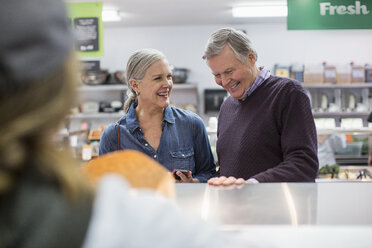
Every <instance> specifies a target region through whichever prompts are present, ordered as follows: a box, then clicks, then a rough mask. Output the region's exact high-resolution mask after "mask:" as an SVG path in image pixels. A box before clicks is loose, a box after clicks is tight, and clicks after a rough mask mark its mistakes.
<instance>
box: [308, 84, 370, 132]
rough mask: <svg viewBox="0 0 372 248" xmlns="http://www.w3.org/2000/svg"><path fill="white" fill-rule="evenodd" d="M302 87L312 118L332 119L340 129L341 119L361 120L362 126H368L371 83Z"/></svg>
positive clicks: (309, 85)
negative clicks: (306, 94)
mask: <svg viewBox="0 0 372 248" xmlns="http://www.w3.org/2000/svg"><path fill="white" fill-rule="evenodd" d="M302 85H303V87H304V88H305V89H307V91H308V92H309V94H310V97H311V102H312V109H313V115H314V118H333V119H334V120H335V123H336V127H340V125H341V119H343V118H361V119H362V120H363V126H364V127H367V126H368V121H367V118H368V116H369V114H370V109H371V108H372V94H371V93H372V90H371V88H372V83H368V82H366V83H338V84H337V83H336V84H332V83H302ZM331 105H333V107H336V110H335V109H332V107H331ZM358 106H359V108H358Z"/></svg>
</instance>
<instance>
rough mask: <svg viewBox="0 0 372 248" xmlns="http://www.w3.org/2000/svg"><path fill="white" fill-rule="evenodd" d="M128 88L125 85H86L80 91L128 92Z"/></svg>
mask: <svg viewBox="0 0 372 248" xmlns="http://www.w3.org/2000/svg"><path fill="white" fill-rule="evenodd" d="M127 89H128V87H127V86H126V85H123V84H112V85H109V84H108V85H84V86H80V87H78V91H110V90H111V91H116V90H127Z"/></svg>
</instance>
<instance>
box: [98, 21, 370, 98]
mask: <svg viewBox="0 0 372 248" xmlns="http://www.w3.org/2000/svg"><path fill="white" fill-rule="evenodd" d="M225 26H229V25H225ZM230 26H232V27H235V28H240V29H244V30H246V32H247V35H248V37H250V39H251V41H252V42H253V44H254V46H255V48H256V50H257V53H258V62H257V64H258V65H265V66H266V67H267V68H270V69H271V68H272V67H273V65H274V64H275V63H280V64H288V65H289V64H291V63H295V62H298V63H304V64H320V63H322V62H323V61H327V62H328V63H329V64H346V63H349V62H350V61H354V62H355V63H356V64H365V63H371V64H372V30H314V31H313V30H306V31H295V30H291V31H288V30H287V28H286V23H285V22H284V21H281V22H279V23H252V24H246V25H230ZM221 27H223V26H220V25H219V26H167V27H139V28H115V27H105V29H104V54H105V56H104V57H103V58H102V59H101V66H102V68H108V69H110V70H123V69H124V68H125V66H126V61H127V59H128V58H129V56H130V55H131V53H132V52H133V51H134V50H136V49H139V48H145V47H152V48H156V49H159V50H161V51H163V52H164V53H165V55H166V56H167V57H168V60H169V62H170V63H171V64H173V65H175V66H177V67H186V68H189V69H191V74H190V77H189V81H190V82H194V83H197V84H199V86H200V88H199V89H200V91H199V94H200V97H201V98H200V99H201V100H203V98H202V95H201V92H202V90H203V89H204V88H216V87H217V85H215V83H214V80H213V77H212V75H211V72H210V70H209V68H208V67H207V65H206V64H205V62H204V61H203V60H202V59H201V57H202V55H203V50H204V46H205V43H206V41H207V40H208V37H209V36H210V34H211V33H213V32H214V31H216V30H217V29H218V28H221Z"/></svg>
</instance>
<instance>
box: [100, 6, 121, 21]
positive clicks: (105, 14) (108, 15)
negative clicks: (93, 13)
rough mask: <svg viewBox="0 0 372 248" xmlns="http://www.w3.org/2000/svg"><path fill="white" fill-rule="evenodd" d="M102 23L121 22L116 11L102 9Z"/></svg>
mask: <svg viewBox="0 0 372 248" xmlns="http://www.w3.org/2000/svg"><path fill="white" fill-rule="evenodd" d="M102 21H104V22H118V21H121V16H120V11H119V10H117V9H103V10H102Z"/></svg>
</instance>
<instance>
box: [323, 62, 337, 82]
mask: <svg viewBox="0 0 372 248" xmlns="http://www.w3.org/2000/svg"><path fill="white" fill-rule="evenodd" d="M323 75H324V78H323V82H324V83H336V82H337V77H336V75H337V74H336V66H334V65H327V63H326V62H323Z"/></svg>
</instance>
